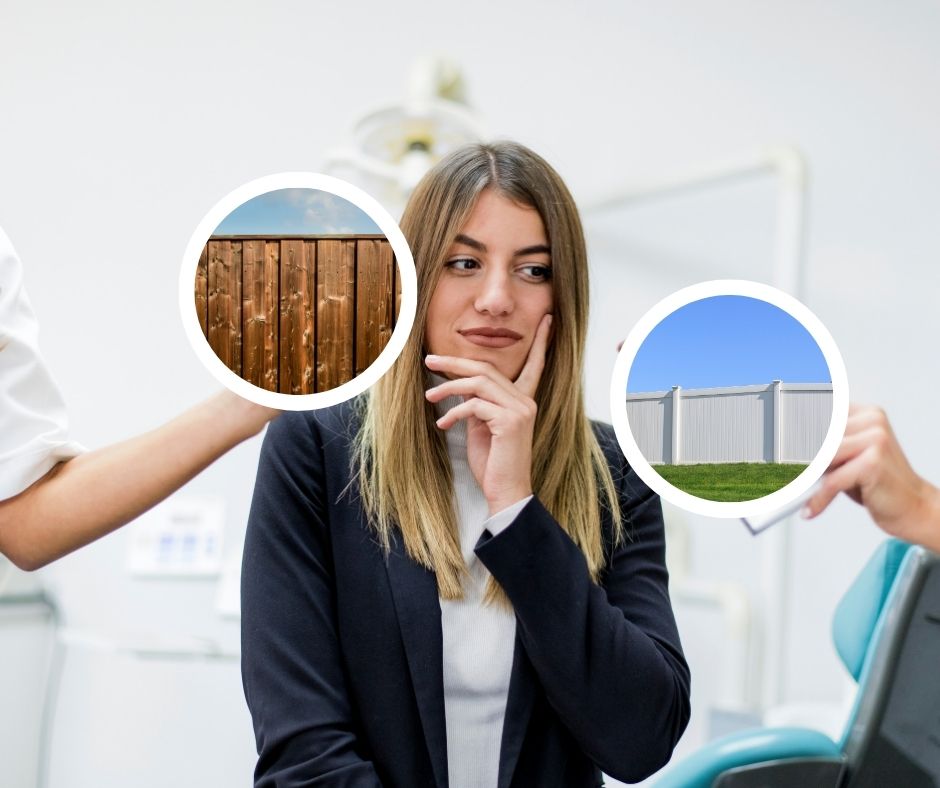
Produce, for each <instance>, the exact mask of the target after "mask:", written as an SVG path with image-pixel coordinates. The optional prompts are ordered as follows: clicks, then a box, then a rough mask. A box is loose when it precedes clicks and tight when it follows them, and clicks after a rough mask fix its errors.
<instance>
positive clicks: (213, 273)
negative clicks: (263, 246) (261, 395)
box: [206, 241, 241, 375]
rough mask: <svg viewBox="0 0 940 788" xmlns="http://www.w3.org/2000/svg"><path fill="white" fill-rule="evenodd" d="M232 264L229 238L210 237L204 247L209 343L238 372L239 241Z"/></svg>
mask: <svg viewBox="0 0 940 788" xmlns="http://www.w3.org/2000/svg"><path fill="white" fill-rule="evenodd" d="M235 245H237V246H238V247H239V249H238V255H237V262H238V265H237V266H236V264H235V263H236V259H235V255H234V254H233V248H232V247H233V242H232V241H210V242H209V244H208V249H207V253H206V256H207V263H208V278H209V298H208V302H209V303H208V311H207V319H206V323H207V332H208V333H207V336H208V339H209V346H210V347H211V348H212V350H213V351H214V352H215V354H216V355H217V356H218V357H219V359H220V360H221V361H222V363H223V364H225V366H227V367H228V368H229V369H231V370H232V371H233V372H235V373H236V374H239V375H240V374H241V330H240V329H241V293H240V289H241V242H240V241H236V242H235Z"/></svg>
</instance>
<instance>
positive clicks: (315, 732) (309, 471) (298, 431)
mask: <svg viewBox="0 0 940 788" xmlns="http://www.w3.org/2000/svg"><path fill="white" fill-rule="evenodd" d="M355 430H356V423H355V418H354V414H353V409H352V407H351V406H350V405H349V404H345V405H341V406H338V407H336V408H331V409H329V410H325V411H323V410H321V411H314V412H306V413H287V414H284V415H282V416H281V417H280V418H278V419H277V420H276V421H274V422H273V423H272V424H271V426H270V427H269V428H268V433H267V436H266V437H265V439H264V445H263V447H262V450H261V460H260V465H259V467H258V478H257V482H256V484H255V491H254V498H253V500H252V504H251V515H250V517H249V521H248V533H247V537H246V542H245V554H244V564H243V567H242V678H243V682H244V687H245V696H246V698H247V700H248V706H249V708H250V710H251V716H252V720H253V722H254V729H255V736H256V740H257V747H258V753H259V758H258V764H257V768H256V771H255V785H256V786H279V787H282V788H286V787H287V786H356V787H357V788H358V787H359V786H362V787H363V788H365V786H370V787H372V786H385V788H422V787H423V786H437V788H446V786H447V741H446V732H445V731H446V728H445V723H444V691H443V654H442V634H441V608H440V603H439V600H438V595H437V585H436V582H435V577H434V574H433V572H430V571H428V570H427V569H424V568H422V567H421V566H419V565H418V564H416V563H414V562H413V561H412V560H411V559H410V558H409V557H408V556H407V554H406V553H405V551H404V549H403V547H402V545H401V543H400V541H396V542H395V543H394V544H393V547H392V550H391V553H390V554H388V555H386V554H385V553H384V552H383V550H382V549H381V548H380V547H379V546H378V545H377V544H376V541H375V538H374V532H372V531H371V530H370V528H369V526H368V525H367V523H366V520H365V517H364V515H363V512H362V509H361V507H360V505H359V503H358V495H357V492H356V490H355V488H352V489H350V490H346V488H347V485H348V482H349V478H350V474H349V449H350V440H351V438H352V436H353V434H354V433H355ZM596 432H597V435H598V438H599V440H600V442H601V446H602V447H603V449H604V453H605V455H606V456H607V459H608V462H609V463H610V466H611V470H612V472H613V476H614V480H615V482H616V483H617V486H618V488H619V491H620V504H621V509H622V513H623V516H624V518H625V524H626V531H627V537H628V538H627V540H626V541H625V542H624V543H622V544H621V545H619V546H617V547H616V548H615V549H612V547H611V543H610V538H609V535H610V533H611V528H610V522H609V517H608V518H607V521H606V522H605V524H604V528H605V534H606V535H607V551H608V552H607V554H608V556H609V560H608V565H607V569H606V571H605V573H604V576H603V578H602V582H601V584H600V585H596V584H594V583H592V582H591V579H590V577H589V575H588V571H587V565H586V563H585V560H584V557H583V555H582V553H581V551H580V550H579V549H578V548H577V546H576V545H575V544H574V543H573V542H572V541H571V539H570V538H569V537H568V536H567V534H565V532H564V531H563V530H562V529H561V528H560V527H559V525H558V523H557V522H556V521H555V520H554V519H553V518H552V516H551V515H550V514H549V513H548V511H546V509H545V508H544V507H543V506H542V505H541V503H540V502H539V501H538V499H537V498H533V499H532V500H531V501H530V502H529V503H528V504H527V505H526V507H525V508H524V509H523V510H522V512H521V513H520V514H519V516H518V517H517V518H516V520H515V521H514V522H513V523H512V524H511V525H510V526H509V527H508V528H507V529H506V530H505V531H503V532H502V533H500V534H499V535H498V536H495V537H493V536H491V535H490V534H489V533H488V532H484V535H483V537H482V538H481V539H480V541H479V543H478V544H477V547H476V554H477V555H478V556H479V558H480V560H481V561H482V562H483V564H484V565H485V566H486V567H487V569H488V570H489V571H490V572H491V573H492V574H493V575H494V576H495V577H496V579H497V580H498V581H499V583H500V585H501V586H502V587H503V589H505V591H506V594H507V595H508V596H509V599H510V600H511V602H512V605H513V609H514V611H515V615H516V622H517V625H516V642H515V646H514V649H515V651H514V658H513V664H512V673H511V676H510V682H509V695H508V700H507V707H506V718H505V723H504V727H503V734H502V747H501V752H500V755H499V788H510V787H512V788H523V787H527V786H533V787H537V788H552V787H553V786H557V787H558V788H580V786H598V785H601V784H602V776H601V771H602V770H603V771H604V772H606V773H607V774H610V775H611V776H614V777H616V778H618V779H620V780H624V781H627V782H635V781H639V780H641V779H643V778H644V777H646V776H648V775H649V774H651V773H653V772H655V771H656V770H657V769H659V768H660V767H661V766H663V765H664V764H665V763H666V762H667V761H668V760H669V757H670V754H671V753H672V749H673V747H674V746H675V744H676V741H677V740H678V739H679V736H680V735H681V734H682V731H683V730H684V729H685V726H686V723H687V721H688V717H689V670H688V667H687V665H686V663H685V660H684V658H683V656H682V649H681V646H680V644H679V635H678V632H677V631H676V625H675V620H674V618H673V614H672V609H671V607H670V603H669V595H668V591H667V575H666V569H665V563H664V542H663V523H662V511H661V507H660V504H659V498H658V497H657V496H656V495H655V494H653V493H652V492H651V491H650V490H649V489H648V488H647V487H646V486H645V485H644V484H643V483H642V482H641V481H640V480H639V479H638V478H637V477H636V475H635V474H634V473H633V472H632V471H631V470H629V468H628V467H627V465H626V461H625V460H624V458H623V455H622V454H621V453H620V450H619V448H618V446H617V443H616V441H615V439H614V436H613V432H612V430H611V429H610V427H608V426H606V425H597V426H596ZM344 491H345V492H344Z"/></svg>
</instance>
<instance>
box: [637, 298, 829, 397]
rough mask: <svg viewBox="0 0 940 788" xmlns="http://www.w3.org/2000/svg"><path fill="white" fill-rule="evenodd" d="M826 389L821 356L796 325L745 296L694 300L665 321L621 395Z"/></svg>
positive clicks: (776, 310) (645, 345)
mask: <svg viewBox="0 0 940 788" xmlns="http://www.w3.org/2000/svg"><path fill="white" fill-rule="evenodd" d="M774 379H779V380H782V381H784V382H785V383H829V382H830V380H831V378H830V376H829V368H828V366H826V361H825V359H824V358H823V355H822V351H820V349H819V346H818V345H817V344H816V342H815V340H814V339H813V338H812V336H810V333H809V332H808V331H807V330H806V329H805V328H803V326H802V324H801V323H800V322H799V321H797V320H795V319H794V318H793V317H791V316H790V315H789V314H788V313H787V312H784V311H783V310H782V309H780V308H779V307H776V306H774V305H773V304H768V303H767V302H765V301H760V300H759V299H756V298H747V297H745V296H734V295H728V296H714V297H712V298H703V299H702V300H700V301H693V302H692V303H690V304H686V305H685V306H683V307H681V308H679V309H677V310H676V311H675V312H673V313H672V314H671V315H669V316H668V317H667V318H665V319H664V320H663V321H662V322H660V323H659V325H657V326H656V328H654V329H653V331H652V332H651V333H650V335H649V336H648V337H647V338H646V339H645V340H644V342H643V344H642V345H641V346H640V350H639V352H638V353H637V355H636V358H635V359H634V360H633V364H632V365H631V366H630V376H629V378H628V382H627V391H628V392H630V393H634V394H636V393H640V392H644V391H664V390H668V389H670V388H672V387H673V386H676V385H678V386H682V388H686V389H693V388H714V387H717V386H747V385H752V384H755V383H770V381H772V380H774Z"/></svg>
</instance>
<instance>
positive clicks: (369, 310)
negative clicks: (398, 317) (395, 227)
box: [356, 240, 393, 375]
mask: <svg viewBox="0 0 940 788" xmlns="http://www.w3.org/2000/svg"><path fill="white" fill-rule="evenodd" d="M392 301H393V284H392V247H391V245H390V244H389V243H388V242H387V241H377V240H370V241H361V240H360V241H357V242H356V374H357V375H361V374H362V373H363V372H365V370H366V369H367V368H368V367H369V365H370V364H371V363H372V362H373V361H375V360H376V359H377V358H378V357H379V353H381V352H382V349H383V348H384V347H385V345H386V344H387V343H388V340H389V338H390V337H391V336H392V317H393V315H392V311H393V308H392Z"/></svg>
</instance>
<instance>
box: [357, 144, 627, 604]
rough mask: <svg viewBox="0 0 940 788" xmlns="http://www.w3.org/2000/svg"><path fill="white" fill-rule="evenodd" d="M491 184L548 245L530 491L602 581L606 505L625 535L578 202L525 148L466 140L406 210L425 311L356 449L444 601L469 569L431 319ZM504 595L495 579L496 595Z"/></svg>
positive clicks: (369, 408)
mask: <svg viewBox="0 0 940 788" xmlns="http://www.w3.org/2000/svg"><path fill="white" fill-rule="evenodd" d="M484 189H493V190H495V191H496V192H497V193H498V194H500V195H502V196H504V197H507V198H509V199H511V200H513V201H514V202H516V203H518V204H520V205H524V206H528V207H532V208H535V209H536V210H537V211H538V213H539V215H540V216H541V218H542V222H543V224H544V225H545V231H546V234H547V236H548V241H549V245H550V248H551V261H552V287H553V309H552V315H553V318H552V329H553V338H552V341H551V344H550V345H549V349H548V353H547V356H546V359H545V369H544V371H543V373H542V378H541V381H540V383H539V387H538V391H537V392H536V397H535V401H536V404H537V406H538V414H537V416H536V422H535V432H534V438H533V447H532V485H533V490H534V491H535V494H536V496H538V498H539V500H540V501H541V502H542V504H543V505H544V506H545V508H546V509H548V511H549V512H551V513H552V515H553V516H554V518H555V519H556V520H557V521H558V523H559V524H560V525H561V527H562V528H563V529H564V530H565V531H566V532H567V533H568V535H569V536H570V537H571V538H572V540H573V541H574V542H575V544H577V545H578V547H579V548H580V549H581V551H582V552H583V553H584V557H585V560H586V561H587V565H588V569H589V571H590V573H591V577H592V578H593V579H594V580H595V582H596V581H597V579H598V577H599V575H600V572H601V570H602V569H603V567H604V546H603V541H604V540H603V534H602V533H601V522H602V508H606V509H608V510H609V511H610V513H611V516H612V519H613V524H614V538H615V539H616V540H619V539H620V538H621V531H622V527H621V522H620V509H619V506H618V504H617V491H616V488H615V486H614V482H613V479H612V477H611V474H610V470H609V468H608V466H607V462H606V460H605V459H604V454H603V452H602V451H601V448H600V446H599V445H598V442H597V439H596V438H595V436H594V432H593V430H592V428H591V425H590V422H589V421H588V419H587V417H586V416H585V413H584V402H583V394H582V381H581V373H582V364H583V356H584V343H585V337H586V334H587V318H588V270H587V251H586V248H585V244H584V234H583V232H582V229H581V221H580V219H579V217H578V211H577V208H576V207H575V204H574V201H573V200H572V198H571V195H570V193H569V192H568V189H567V188H566V187H565V184H564V183H563V182H562V180H561V178H560V177H559V176H558V174H557V173H556V172H555V171H554V170H553V169H552V167H551V166H550V165H549V164H548V163H547V162H546V161H545V160H544V159H542V158H541V157H540V156H538V155H537V154H535V153H533V152H532V151H531V150H529V149H528V148H526V147H524V146H522V145H519V144H517V143H512V142H500V143H494V144H487V145H482V144H474V145H468V146H466V147H463V148H461V149H459V150H457V151H455V152H454V153H452V154H451V155H450V156H448V157H447V158H445V159H444V160H443V161H441V162H440V163H439V164H438V165H437V166H436V167H434V168H433V169H432V170H431V171H430V172H429V173H428V174H427V175H425V176H424V178H423V179H422V180H421V182H420V183H419V184H418V185H417V187H416V188H415V191H414V193H413V194H412V196H411V199H410V200H409V201H408V205H407V206H406V207H405V212H404V215H403V216H402V220H401V229H402V231H403V233H404V235H405V238H407V239H408V243H409V245H410V246H411V251H412V254H413V255H414V260H415V267H416V269H417V276H418V308H417V314H416V317H415V323H414V328H413V329H412V332H411V336H410V337H409V339H408V342H407V343H406V344H405V348H404V350H403V351H402V354H401V356H400V357H399V358H398V360H397V361H396V362H395V364H394V365H393V366H392V368H391V369H390V370H389V371H388V372H387V373H386V374H385V376H384V377H382V378H381V380H379V381H378V383H376V384H375V386H373V388H372V391H371V393H370V395H369V396H368V397H367V398H366V399H365V400H364V405H363V412H362V414H361V415H362V423H361V427H360V430H359V433H358V436H357V440H356V447H355V452H354V455H353V473H354V474H355V476H356V477H357V478H358V484H359V492H360V495H361V499H362V504H363V506H364V508H365V511H366V513H367V515H368V516H369V518H370V520H371V522H372V524H373V526H374V528H375V530H376V532H377V535H378V538H379V541H380V542H381V544H382V545H383V546H384V547H385V549H386V550H388V549H389V548H390V545H391V540H392V539H393V537H394V534H395V533H396V531H397V532H398V533H399V534H400V535H401V538H402V540H403V542H404V546H405V549H406V551H407V553H408V555H409V556H410V557H411V558H412V559H413V560H414V561H416V562H418V563H419V564H421V565H422V566H425V567H427V568H428V569H431V570H433V571H434V572H435V574H436V576H437V586H438V593H439V594H440V596H441V597H442V598H444V599H459V598H461V597H462V594H463V592H462V580H463V577H464V575H465V573H466V566H465V565H464V561H463V556H462V555H461V551H460V539H459V534H458V526H457V517H456V513H455V510H454V499H453V478H452V475H451V466H450V461H449V459H448V456H447V446H446V440H445V436H444V434H443V432H442V431H441V430H440V429H438V427H437V426H436V425H435V419H436V418H437V417H436V415H435V412H434V406H433V405H432V404H430V403H429V402H428V401H427V400H426V399H425V397H424V392H425V390H426V388H427V385H428V383H427V376H426V371H425V367H424V363H423V361H424V355H425V349H424V335H425V324H426V321H427V314H428V306H429V304H430V302H431V297H432V295H433V293H434V289H435V287H436V286H437V282H438V278H439V277H440V275H441V272H442V270H443V264H444V261H445V256H446V255H447V253H448V251H449V249H450V246H451V244H452V243H453V242H454V238H455V237H456V236H457V234H458V233H459V232H460V230H461V228H462V227H463V226H464V225H465V224H466V222H467V219H468V218H469V216H470V213H471V211H472V210H473V207H474V205H475V204H476V201H477V198H478V197H479V195H480V193H481V192H482V191H483V190H484ZM500 598H502V592H501V590H500V589H499V588H498V586H497V585H496V584H495V582H493V583H492V584H491V586H490V588H489V589H488V591H487V600H488V601H491V600H493V599H500Z"/></svg>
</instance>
